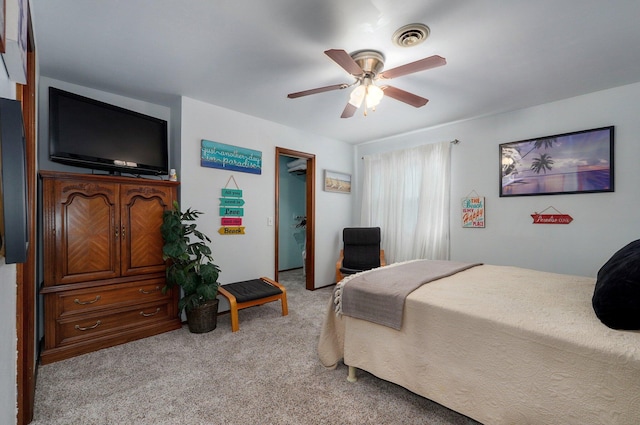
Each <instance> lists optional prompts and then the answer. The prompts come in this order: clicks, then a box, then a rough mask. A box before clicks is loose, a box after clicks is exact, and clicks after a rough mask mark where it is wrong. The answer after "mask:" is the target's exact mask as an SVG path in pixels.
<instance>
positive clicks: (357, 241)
mask: <svg viewBox="0 0 640 425" xmlns="http://www.w3.org/2000/svg"><path fill="white" fill-rule="evenodd" d="M342 241H343V244H344V245H343V249H341V250H340V258H339V259H338V261H337V262H336V283H337V282H340V281H341V280H342V279H343V278H344V276H345V275H350V274H354V273H358V272H361V271H364V270H370V269H373V268H376V267H380V266H384V265H386V263H385V259H384V250H382V249H380V228H379V227H346V228H344V229H343V231H342Z"/></svg>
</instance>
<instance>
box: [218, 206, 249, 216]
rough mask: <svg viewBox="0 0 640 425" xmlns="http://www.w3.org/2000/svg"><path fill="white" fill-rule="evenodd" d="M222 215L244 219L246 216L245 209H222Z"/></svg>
mask: <svg viewBox="0 0 640 425" xmlns="http://www.w3.org/2000/svg"><path fill="white" fill-rule="evenodd" d="M220 215H221V216H222V215H226V216H231V217H242V216H244V208H230V207H220Z"/></svg>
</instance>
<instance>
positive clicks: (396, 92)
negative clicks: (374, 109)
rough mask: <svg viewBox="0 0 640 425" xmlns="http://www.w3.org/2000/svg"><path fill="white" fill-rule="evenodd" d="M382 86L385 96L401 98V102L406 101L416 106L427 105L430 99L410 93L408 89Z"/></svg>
mask: <svg viewBox="0 0 640 425" xmlns="http://www.w3.org/2000/svg"><path fill="white" fill-rule="evenodd" d="M380 88H381V89H382V91H383V92H384V95H385V96H389V97H392V98H394V99H395V100H399V101H400V102H404V103H406V104H409V105H411V106H413V107H416V108H419V107H421V106H424V105H426V104H427V102H428V101H429V99H425V98H424V97H420V96H417V95H415V94H413V93H409V92H408V91H404V90H400V89H399V88H396V87H392V86H384V87H380Z"/></svg>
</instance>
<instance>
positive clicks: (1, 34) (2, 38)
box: [0, 0, 7, 53]
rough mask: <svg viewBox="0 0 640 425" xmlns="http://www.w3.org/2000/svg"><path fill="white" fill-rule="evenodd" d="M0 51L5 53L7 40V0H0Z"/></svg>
mask: <svg viewBox="0 0 640 425" xmlns="http://www.w3.org/2000/svg"><path fill="white" fill-rule="evenodd" d="M0 2H1V4H0V53H5V52H6V48H5V44H6V41H7V30H6V28H7V18H6V17H7V0H0Z"/></svg>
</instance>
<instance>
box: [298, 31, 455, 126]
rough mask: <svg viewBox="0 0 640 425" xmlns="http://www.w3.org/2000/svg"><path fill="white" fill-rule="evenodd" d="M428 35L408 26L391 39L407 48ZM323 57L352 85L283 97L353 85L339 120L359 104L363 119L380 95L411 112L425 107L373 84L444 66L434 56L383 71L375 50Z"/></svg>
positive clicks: (381, 57) (335, 87) (422, 100)
mask: <svg viewBox="0 0 640 425" xmlns="http://www.w3.org/2000/svg"><path fill="white" fill-rule="evenodd" d="M428 35H429V27H427V26H426V25H423V24H411V25H406V26H404V27H402V28H400V29H399V30H398V31H396V33H395V34H394V37H393V38H394V43H396V44H397V43H400V42H401V43H403V44H404V46H403V47H408V46H413V45H415V44H418V43H420V42H422V41H423V40H424V39H425V38H426V37H427V36H428ZM396 38H398V40H399V41H398V42H396ZM324 53H325V54H326V55H327V56H329V58H331V60H333V61H334V62H335V63H336V64H338V65H339V66H340V67H341V68H342V69H344V70H345V71H347V72H348V73H349V74H350V75H351V76H353V77H354V78H355V81H354V82H353V83H351V84H334V85H331V86H326V87H319V88H315V89H311V90H304V91H301V92H296V93H290V94H288V95H287V97H288V98H290V99H295V98H298V97H302V96H308V95H310V94H316V93H323V92H327V91H332V90H338V89H345V88H347V87H351V86H354V85H357V87H356V88H355V89H354V90H353V91H352V92H351V94H350V95H349V101H348V102H347V105H346V107H345V108H344V110H343V111H342V115H341V116H340V118H350V117H352V116H353V115H354V113H355V111H356V110H357V109H358V108H360V106H361V105H362V103H363V102H364V115H365V116H366V115H367V110H368V109H372V110H374V111H375V107H376V106H377V105H378V104H380V101H381V100H382V98H383V96H384V95H387V96H388V97H391V98H393V99H396V100H399V101H400V102H403V103H406V104H408V105H411V106H413V107H415V108H419V107H421V106H424V105H426V104H427V102H428V101H429V100H428V99H425V98H424V97H420V96H418V95H415V94H413V93H409V92H407V91H404V90H401V89H398V88H396V87H393V86H389V85H384V86H378V85H376V84H375V82H376V81H379V80H390V79H392V78H396V77H401V76H403V75H407V74H412V73H414V72H419V71H425V70H427V69H431V68H435V67H438V66H442V65H445V64H446V63H447V61H446V60H445V58H443V57H441V56H438V55H434V56H429V57H427V58H424V59H420V60H418V61H415V62H411V63H408V64H405V65H402V66H398V67H396V68H392V69H389V70H387V71H383V68H384V60H385V58H384V55H383V54H382V53H381V52H379V51H377V50H358V51H356V52H353V53H351V54H349V53H347V52H346V51H344V50H340V49H329V50H326V51H325V52H324Z"/></svg>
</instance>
